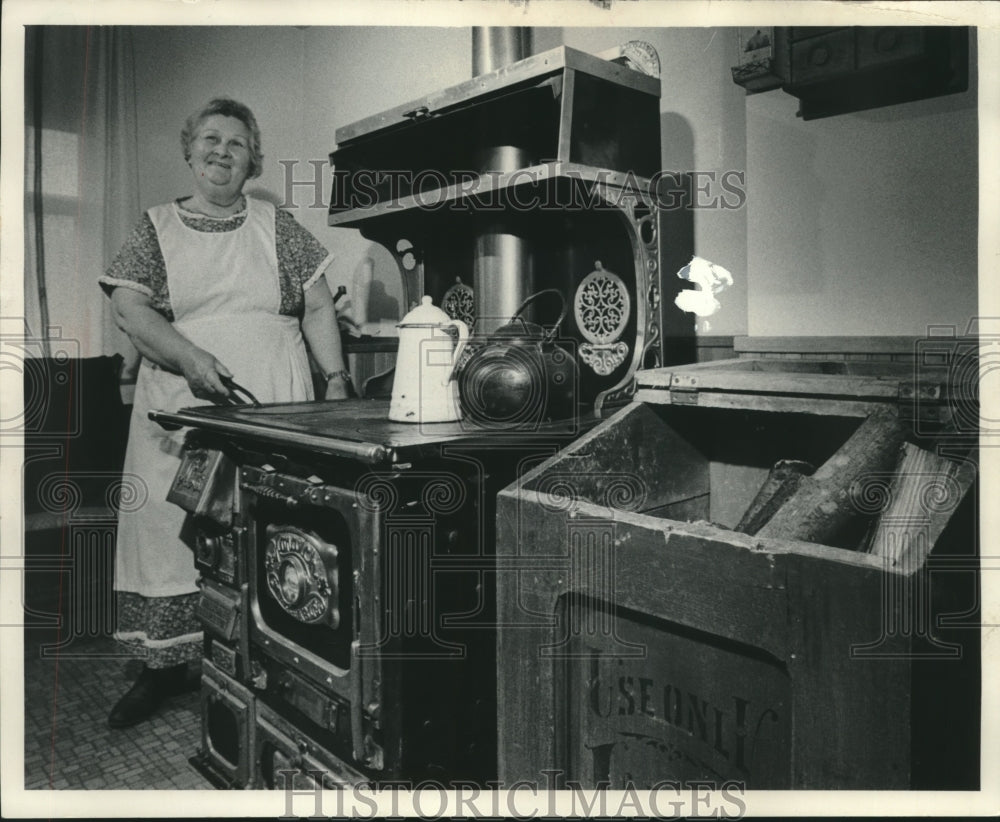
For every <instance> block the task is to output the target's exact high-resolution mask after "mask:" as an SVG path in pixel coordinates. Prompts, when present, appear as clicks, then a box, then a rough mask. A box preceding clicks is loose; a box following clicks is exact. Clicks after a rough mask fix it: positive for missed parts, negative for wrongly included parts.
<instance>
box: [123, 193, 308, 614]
mask: <svg viewBox="0 0 1000 822" xmlns="http://www.w3.org/2000/svg"><path fill="white" fill-rule="evenodd" d="M149 215H150V217H151V219H152V221H153V225H154V227H155V228H156V234H157V236H158V238H159V241H160V249H161V250H162V252H163V258H164V260H165V262H166V268H167V286H168V288H169V290H170V304H171V307H172V308H173V312H174V327H175V328H176V329H177V330H178V331H179V332H180V333H181V334H183V335H184V336H185V337H186V338H187V339H189V340H191V342H193V343H194V344H195V345H197V346H198V347H200V348H203V349H205V350H206V351H208V352H210V353H211V354H213V355H214V356H215V358H216V359H217V360H219V362H221V363H222V364H223V365H225V366H226V367H227V368H228V369H229V370H230V371H231V372H232V374H233V379H235V380H236V382H238V383H239V384H240V385H243V386H244V387H246V388H247V389H249V390H250V391H251V392H252V393H253V394H254V395H255V396H256V397H257V399H259V400H260V401H261V402H287V401H292V400H308V399H312V396H313V391H312V381H311V377H310V374H309V363H308V359H307V357H306V351H305V346H304V344H303V341H302V333H301V330H300V327H299V321H298V319H297V318H295V317H289V316H283V315H281V314H279V313H278V311H279V306H280V305H281V295H280V290H279V285H278V257H277V250H276V248H275V230H274V206H273V205H271V204H270V203H267V202H264V201H260V200H253V199H251V198H247V217H246V219H245V220H244V222H243V224H242V225H241V226H240V227H239V228H238V229H236V230H235V231H225V232H218V233H210V232H203V231H196V230H194V229H192V228H188V227H187V226H186V225H184V223H183V222H181V219H180V217H179V216H178V214H177V207H176V206H175V205H174V204H173V203H167V204H165V205H161V206H156V207H155V208H152V209H150V210H149ZM206 404H207V401H206V400H201V399H198V398H197V397H195V396H194V395H193V394H192V393H191V392H190V390H189V389H188V385H187V382H186V381H185V380H184V378H183V377H180V376H178V375H176V374H171V373H169V372H167V371H164V370H163V369H162V368H159V367H158V366H156V365H154V364H152V363H150V362H149V361H147V360H143V363H142V366H141V368H140V369H139V376H138V378H137V382H136V388H135V404H134V406H133V410H132V422H131V428H130V431H129V441H128V450H127V451H126V454H125V468H124V470H125V472H126V474H129V473H131V474H134V475H137V476H139V477H141V478H142V480H143V482H144V483H145V485H146V490H147V493H148V497H147V500H146V502H145V504H143V505H138V504H136V505H135V506H134V507H135V508H136V509H137V510H134V511H122V512H121V514H120V517H119V523H118V546H117V551H116V558H115V589H116V590H119V591H132V592H134V593H137V594H142V595H143V596H147V597H167V596H177V595H179V594H190V593H194V592H195V591H196V590H197V586H196V585H195V580H196V578H197V574H196V571H195V567H194V557H193V555H192V553H191V550H190V549H189V548H188V547H187V546H186V545H185V544H184V543H183V542H181V541H180V539H179V537H178V535H179V533H180V530H181V526H182V525H183V523H184V516H185V512H184V511H183V510H182V509H181V508H178V507H177V506H176V505H173V504H172V503H168V502H167V501H166V496H167V492H168V490H169V489H170V484H171V482H172V481H173V478H174V474H175V473H176V472H177V468H178V466H179V465H180V454H181V447H182V445H183V442H184V434H185V432H184V431H183V430H181V431H165V430H164V429H163V428H161V427H160V426H159V425H158V424H156V423H155V422H152V421H151V420H149V418H148V415H147V412H148V411H149V410H150V409H160V410H166V411H176V410H177V409H179V408H183V407H186V406H196V405H206ZM130 507H132V506H130Z"/></svg>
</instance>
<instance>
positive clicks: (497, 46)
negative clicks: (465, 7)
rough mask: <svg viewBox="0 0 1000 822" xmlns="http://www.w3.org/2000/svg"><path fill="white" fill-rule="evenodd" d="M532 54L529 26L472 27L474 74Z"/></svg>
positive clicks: (494, 68)
mask: <svg viewBox="0 0 1000 822" xmlns="http://www.w3.org/2000/svg"><path fill="white" fill-rule="evenodd" d="M530 54H531V29H530V28H529V27H527V26H476V27H474V28H473V29H472V76H473V77H478V76H479V75H480V74H488V73H489V72H491V71H495V70H496V69H498V68H503V67H504V66H508V65H510V64H511V63H516V62H517V61H518V60H523V59H524V58H525V57H528V56H529V55H530Z"/></svg>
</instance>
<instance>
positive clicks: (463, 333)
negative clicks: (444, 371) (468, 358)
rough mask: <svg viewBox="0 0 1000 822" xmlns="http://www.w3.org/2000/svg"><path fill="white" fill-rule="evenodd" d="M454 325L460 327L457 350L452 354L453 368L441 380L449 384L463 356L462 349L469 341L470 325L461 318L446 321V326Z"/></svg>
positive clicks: (444, 383)
mask: <svg viewBox="0 0 1000 822" xmlns="http://www.w3.org/2000/svg"><path fill="white" fill-rule="evenodd" d="M452 325H453V326H455V328H457V329H458V343H457V344H456V345H455V350H454V351H453V352H452V354H451V368H449V369H448V376H447V377H445V378H444V379H443V380H442V381H441V382H442V384H443V385H447V384H448V383H449V382H451V380H453V379H454V378H455V369H456V368H457V366H458V363H459V360H460V358H461V356H462V351H463V350H464V349H465V345H466V343H467V342H468V341H469V326H467V325H466V324H465V323H464V322H462V321H461V320H451V321H450V322H447V323H445V325H444V327H445V328H448V326H452Z"/></svg>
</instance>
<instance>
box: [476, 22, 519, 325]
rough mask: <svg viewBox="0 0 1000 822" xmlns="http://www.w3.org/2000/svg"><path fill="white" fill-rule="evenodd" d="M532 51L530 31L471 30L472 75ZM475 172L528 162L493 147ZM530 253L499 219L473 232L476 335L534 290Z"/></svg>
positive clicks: (512, 150)
mask: <svg viewBox="0 0 1000 822" xmlns="http://www.w3.org/2000/svg"><path fill="white" fill-rule="evenodd" d="M530 55H531V29H530V28H527V27H515V26H486V27H475V28H473V29H472V75H473V77H478V76H479V75H481V74H488V73H489V72H491V71H496V70H497V69H500V68H503V67H504V66H508V65H510V64H511V63H516V62H517V61H518V60H523V59H524V58H525V57H529V56H530ZM477 155H478V164H479V171H480V172H481V173H489V172H508V171H516V170H517V169H519V168H523V167H525V166H527V165H530V159H531V158H530V157H529V155H528V152H527V150H526V149H524V148H522V147H520V146H513V145H503V144H500V145H495V144H493V145H491V144H490V142H489V141H487V142H486V143H485V144H484V145H483V146H482V147H481V149H480V150H479V151H478V152H477ZM533 273H534V272H533V271H532V259H531V252H530V249H529V248H528V243H527V241H526V240H525V238H524V237H523V236H521V234H520V232H519V230H518V229H516V228H514V227H513V226H510V225H508V222H507V221H506V220H504V219H502V218H499V219H498V218H495V217H494V218H484V219H482V220H481V221H480V225H479V230H478V231H477V233H476V240H475V256H474V262H473V289H474V293H475V296H474V298H473V299H474V301H475V307H476V331H477V333H486V334H488V333H491V332H492V331H495V330H496V329H497V328H498V327H500V326H501V325H503V324H504V323H506V322H507V320H508V319H509V318H510V317H511V315H513V313H514V312H515V311H516V310H517V307H518V306H519V305H520V304H521V303H522V302H523V301H524V299H525V298H526V297H527V296H528V295H529V294H531V292H532V290H533V280H534V276H533Z"/></svg>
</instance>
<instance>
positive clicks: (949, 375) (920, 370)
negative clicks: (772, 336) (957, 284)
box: [635, 357, 978, 421]
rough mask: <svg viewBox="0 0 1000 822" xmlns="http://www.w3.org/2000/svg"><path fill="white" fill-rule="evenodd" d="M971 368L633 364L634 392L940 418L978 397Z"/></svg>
mask: <svg viewBox="0 0 1000 822" xmlns="http://www.w3.org/2000/svg"><path fill="white" fill-rule="evenodd" d="M968 371H969V369H966V368H963V369H959V370H958V372H957V371H956V368H955V364H954V363H952V364H951V365H948V364H942V365H936V364H935V365H928V364H926V363H921V362H916V361H915V362H887V361H870V360H845V359H839V360H834V359H824V358H801V359H794V360H793V359H767V358H757V357H752V358H746V359H743V358H741V359H729V360H717V361H714V362H704V363H695V364H692V365H683V366H671V367H666V368H655V369H649V370H646V371H638V372H636V387H637V390H636V395H635V399H636V400H637V401H639V402H646V403H651V404H659V405H697V406H706V407H716V408H736V409H747V410H759V411H796V412H803V413H809V414H829V415H837V416H867V415H868V414H870V413H872V411H874V410H876V409H877V408H885V407H886V406H895V407H897V408H898V413H899V414H900V416H903V417H907V418H919V419H928V420H941V421H943V420H945V419H946V418H948V415H949V412H950V411H951V410H952V406H953V404H954V403H969V402H972V403H976V396H975V385H974V384H973V385H970V384H968V379H967V375H966V372H968ZM957 381H958V382H957ZM977 412H978V406H977Z"/></svg>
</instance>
